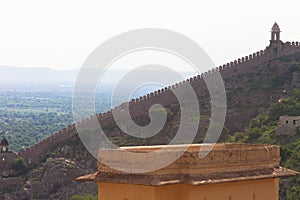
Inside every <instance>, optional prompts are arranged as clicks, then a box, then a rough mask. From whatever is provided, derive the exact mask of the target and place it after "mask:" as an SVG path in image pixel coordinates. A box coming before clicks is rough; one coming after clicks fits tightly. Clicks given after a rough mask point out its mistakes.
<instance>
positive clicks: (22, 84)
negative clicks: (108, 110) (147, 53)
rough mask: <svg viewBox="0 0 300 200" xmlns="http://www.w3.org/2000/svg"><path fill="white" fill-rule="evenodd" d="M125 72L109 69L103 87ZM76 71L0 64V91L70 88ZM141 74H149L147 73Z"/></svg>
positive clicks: (190, 74) (184, 72) (186, 72)
mask: <svg viewBox="0 0 300 200" xmlns="http://www.w3.org/2000/svg"><path fill="white" fill-rule="evenodd" d="M149 70H152V69H149ZM126 72H127V70H111V71H109V72H108V73H107V75H106V77H105V80H104V83H105V85H104V87H105V88H107V89H109V90H110V89H111V88H112V87H113V86H114V84H115V83H116V82H117V81H118V80H119V79H120V77H122V76H123V75H124V74H126ZM78 73H79V69H74V70H55V69H50V68H42V67H40V68H33V67H31V68H25V67H12V66H1V65H0V91H3V90H53V89H70V88H71V89H72V88H73V85H74V83H75V81H76V78H77V75H78ZM142 74H143V75H145V76H147V75H149V73H142ZM194 74H195V73H193V72H189V71H183V72H181V76H183V77H184V78H188V77H190V76H192V75H194Z"/></svg>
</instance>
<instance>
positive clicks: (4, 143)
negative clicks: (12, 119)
mask: <svg viewBox="0 0 300 200" xmlns="http://www.w3.org/2000/svg"><path fill="white" fill-rule="evenodd" d="M8 147H9V143H8V140H7V139H6V138H3V139H2V140H1V142H0V152H8Z"/></svg>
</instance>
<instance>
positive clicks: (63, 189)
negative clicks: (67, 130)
mask: <svg viewBox="0 0 300 200" xmlns="http://www.w3.org/2000/svg"><path fill="white" fill-rule="evenodd" d="M96 169H97V163H96V159H95V158H93V157H92V156H91V155H90V154H89V153H88V152H87V151H86V149H85V147H84V146H83V144H82V143H81V141H80V139H79V137H78V135H76V136H73V137H72V138H70V139H69V140H68V141H66V142H63V143H62V144H60V145H58V146H57V147H56V148H54V150H53V152H52V153H50V154H49V155H47V158H46V159H45V160H44V161H43V162H42V163H41V164H39V165H38V166H36V167H34V168H33V169H30V170H28V171H27V172H26V173H24V174H23V175H21V176H22V177H24V178H25V181H24V182H23V184H22V185H23V186H22V187H19V188H15V191H14V190H10V191H9V190H6V191H3V192H6V193H3V194H1V195H0V199H15V200H20V199H72V197H74V198H75V195H82V196H85V195H97V186H96V184H95V183H78V182H76V181H75V178H77V177H79V176H81V175H84V174H88V173H92V172H95V171H96Z"/></svg>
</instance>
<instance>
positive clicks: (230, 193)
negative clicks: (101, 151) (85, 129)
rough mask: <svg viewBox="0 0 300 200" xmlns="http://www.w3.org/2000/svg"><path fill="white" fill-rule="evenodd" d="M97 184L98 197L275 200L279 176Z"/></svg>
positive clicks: (111, 199) (108, 199)
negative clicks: (195, 183)
mask: <svg viewBox="0 0 300 200" xmlns="http://www.w3.org/2000/svg"><path fill="white" fill-rule="evenodd" d="M98 187H99V191H98V199H99V200H278V178H274V179H264V180H253V181H240V182H231V183H222V184H210V185H200V186H191V185H183V184H177V185H168V186H141V185H133V184H115V183H102V182H98Z"/></svg>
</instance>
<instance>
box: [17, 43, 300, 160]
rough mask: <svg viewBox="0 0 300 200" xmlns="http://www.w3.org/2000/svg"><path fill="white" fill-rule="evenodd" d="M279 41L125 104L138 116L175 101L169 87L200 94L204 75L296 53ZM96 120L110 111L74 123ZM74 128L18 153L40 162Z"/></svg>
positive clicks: (245, 69)
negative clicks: (152, 106) (156, 104)
mask: <svg viewBox="0 0 300 200" xmlns="http://www.w3.org/2000/svg"><path fill="white" fill-rule="evenodd" d="M279 42H280V45H279V46H280V48H279V49H278V44H277V45H276V52H275V53H274V51H273V49H274V46H272V44H271V45H270V46H268V47H266V49H265V50H261V51H257V52H254V53H252V54H250V55H248V56H245V57H242V58H239V59H237V60H234V61H232V62H229V63H226V64H224V65H221V66H219V67H216V68H213V69H211V70H209V71H208V72H205V73H201V74H199V75H197V76H194V77H191V78H189V79H186V80H184V81H182V82H179V83H176V84H174V85H171V86H168V87H165V88H162V89H159V90H157V91H154V92H151V93H149V94H146V95H144V96H141V97H139V98H136V99H132V100H131V101H130V102H128V103H129V106H130V107H131V108H132V110H134V113H133V117H134V116H139V115H141V114H142V113H143V112H144V111H145V110H147V109H148V108H150V106H151V105H153V104H154V103H157V102H159V103H160V104H161V105H170V104H172V103H174V102H176V99H175V96H174V95H173V93H172V91H171V90H174V89H182V88H184V86H185V85H186V84H187V83H190V84H191V85H192V87H193V88H194V89H195V90H196V93H197V95H201V94H202V93H203V92H204V91H205V90H206V86H205V78H208V77H209V76H211V75H213V74H214V73H216V72H220V74H221V75H222V77H223V79H225V78H229V77H230V76H232V75H233V74H244V73H249V72H251V71H252V68H251V66H254V65H258V64H261V63H264V62H267V61H268V60H270V59H272V58H274V57H279V56H283V55H289V54H293V53H296V52H300V42H286V43H282V42H281V41H279ZM128 103H123V104H121V105H120V106H117V107H115V108H113V109H119V110H122V109H125V108H126V107H127V104H128ZM95 117H97V119H98V120H99V122H100V124H101V126H102V127H105V126H107V125H109V124H111V123H112V122H113V121H114V120H113V116H112V112H111V111H108V112H106V113H100V114H96V115H94V116H90V117H88V118H86V119H83V120H81V121H80V122H78V124H77V125H84V124H88V123H89V121H91V118H95ZM75 131H76V124H72V125H69V126H68V127H67V128H64V129H63V130H60V131H58V132H56V133H54V134H53V135H51V136H50V137H48V138H46V139H44V140H42V141H41V142H39V143H37V144H35V145H33V146H31V147H29V148H27V149H25V150H22V151H21V152H20V153H19V154H18V155H19V156H20V157H23V158H24V159H25V160H26V161H27V162H29V163H30V162H31V163H33V164H35V163H38V162H40V161H41V160H42V159H43V158H44V157H45V155H46V154H47V153H48V152H50V151H51V150H52V149H53V148H54V147H55V146H56V145H57V144H59V143H61V142H63V141H65V140H67V139H68V138H70V137H72V136H73V135H74V132H75Z"/></svg>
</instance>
